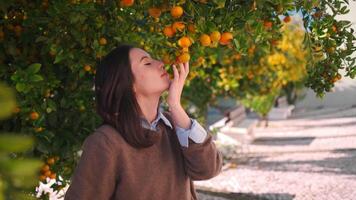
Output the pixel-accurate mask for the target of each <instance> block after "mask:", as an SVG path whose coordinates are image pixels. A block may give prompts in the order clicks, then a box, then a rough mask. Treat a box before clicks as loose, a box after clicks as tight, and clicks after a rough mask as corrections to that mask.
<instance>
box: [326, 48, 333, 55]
mask: <svg viewBox="0 0 356 200" xmlns="http://www.w3.org/2000/svg"><path fill="white" fill-rule="evenodd" d="M326 51H327V52H328V53H330V54H331V53H334V52H335V47H329V48H327V49H326Z"/></svg>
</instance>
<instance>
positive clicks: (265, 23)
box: [263, 20, 273, 29]
mask: <svg viewBox="0 0 356 200" xmlns="http://www.w3.org/2000/svg"><path fill="white" fill-rule="evenodd" d="M272 25H273V24H272V22H271V21H268V20H266V21H264V22H263V26H264V27H265V28H267V29H270V28H272Z"/></svg>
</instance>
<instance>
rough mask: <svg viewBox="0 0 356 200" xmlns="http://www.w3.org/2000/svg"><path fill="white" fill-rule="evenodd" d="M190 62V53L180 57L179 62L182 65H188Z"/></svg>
mask: <svg viewBox="0 0 356 200" xmlns="http://www.w3.org/2000/svg"><path fill="white" fill-rule="evenodd" d="M189 60H190V55H189V53H182V54H181V55H179V56H178V61H179V62H180V63H186V62H188V61H189Z"/></svg>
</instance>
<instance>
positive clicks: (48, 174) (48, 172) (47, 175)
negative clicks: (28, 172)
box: [43, 170, 52, 177]
mask: <svg viewBox="0 0 356 200" xmlns="http://www.w3.org/2000/svg"><path fill="white" fill-rule="evenodd" d="M51 174H52V173H51V171H50V170H48V171H46V172H44V173H43V175H45V176H46V177H49V176H51Z"/></svg>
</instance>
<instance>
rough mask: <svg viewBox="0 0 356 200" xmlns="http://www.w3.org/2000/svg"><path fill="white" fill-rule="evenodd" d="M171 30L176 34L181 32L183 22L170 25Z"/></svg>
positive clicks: (183, 26)
mask: <svg viewBox="0 0 356 200" xmlns="http://www.w3.org/2000/svg"><path fill="white" fill-rule="evenodd" d="M172 28H173V30H174V31H175V32H176V31H177V30H178V31H183V30H184V28H185V24H184V22H174V23H173V25H172Z"/></svg>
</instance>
